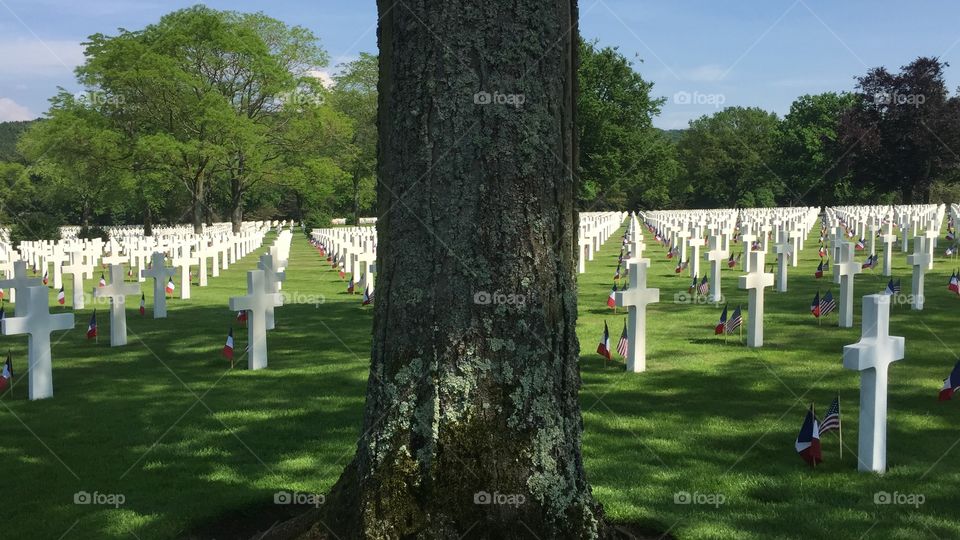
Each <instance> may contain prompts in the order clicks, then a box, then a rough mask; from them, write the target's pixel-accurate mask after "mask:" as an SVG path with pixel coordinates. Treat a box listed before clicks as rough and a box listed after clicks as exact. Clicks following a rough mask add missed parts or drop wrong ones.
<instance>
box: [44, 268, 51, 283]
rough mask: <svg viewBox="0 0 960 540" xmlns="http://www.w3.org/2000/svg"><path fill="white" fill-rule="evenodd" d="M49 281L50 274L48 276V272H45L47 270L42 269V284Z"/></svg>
mask: <svg viewBox="0 0 960 540" xmlns="http://www.w3.org/2000/svg"><path fill="white" fill-rule="evenodd" d="M49 282H50V276H49V274H47V271H46V270H44V271H43V284H44V285H46V284H47V283H49Z"/></svg>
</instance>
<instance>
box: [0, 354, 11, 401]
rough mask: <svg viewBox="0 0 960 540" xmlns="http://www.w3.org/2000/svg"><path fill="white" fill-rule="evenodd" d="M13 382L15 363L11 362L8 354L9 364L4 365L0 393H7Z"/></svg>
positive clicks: (0, 379)
mask: <svg viewBox="0 0 960 540" xmlns="http://www.w3.org/2000/svg"><path fill="white" fill-rule="evenodd" d="M12 382H13V362H12V361H11V360H10V354H9V353H7V362H6V363H5V364H3V371H2V372H0V392H6V391H7V388H10V383H12Z"/></svg>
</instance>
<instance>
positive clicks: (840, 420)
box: [837, 390, 843, 461]
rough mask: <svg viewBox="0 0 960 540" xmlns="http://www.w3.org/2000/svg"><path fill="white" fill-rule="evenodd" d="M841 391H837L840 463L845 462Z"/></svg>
mask: <svg viewBox="0 0 960 540" xmlns="http://www.w3.org/2000/svg"><path fill="white" fill-rule="evenodd" d="M841 409H842V407H840V391H839V390H838V391H837V433H838V434H839V435H840V461H843V414H842V413H841V412H840V411H841Z"/></svg>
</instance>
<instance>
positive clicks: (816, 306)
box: [810, 291, 820, 319]
mask: <svg viewBox="0 0 960 540" xmlns="http://www.w3.org/2000/svg"><path fill="white" fill-rule="evenodd" d="M810 313H812V314H813V316H814V317H816V318H818V319H819V318H820V291H817V295H816V296H814V297H813V302H810Z"/></svg>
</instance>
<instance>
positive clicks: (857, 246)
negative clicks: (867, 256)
mask: <svg viewBox="0 0 960 540" xmlns="http://www.w3.org/2000/svg"><path fill="white" fill-rule="evenodd" d="M865 247H867V245H866V244H865V243H864V242H863V238H861V239H859V240H857V245H856V248H857V249H863V248H865Z"/></svg>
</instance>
